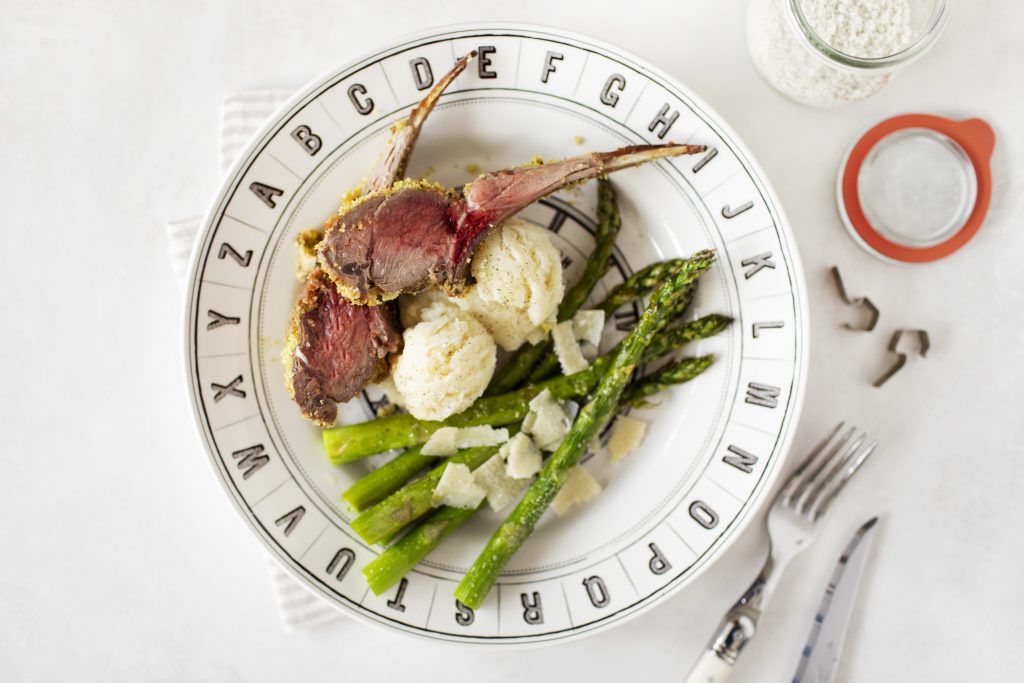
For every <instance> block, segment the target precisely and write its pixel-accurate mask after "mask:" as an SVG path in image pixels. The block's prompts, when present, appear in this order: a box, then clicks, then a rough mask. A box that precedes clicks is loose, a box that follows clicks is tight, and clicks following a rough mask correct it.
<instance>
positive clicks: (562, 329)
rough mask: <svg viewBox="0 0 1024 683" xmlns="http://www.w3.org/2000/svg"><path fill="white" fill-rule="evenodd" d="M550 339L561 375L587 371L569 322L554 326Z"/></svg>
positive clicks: (585, 360)
mask: <svg viewBox="0 0 1024 683" xmlns="http://www.w3.org/2000/svg"><path fill="white" fill-rule="evenodd" d="M551 339H552V340H553V341H554V343H555V355H556V356H558V362H559V364H560V365H561V366H562V373H563V374H566V375H574V374H576V373H577V372H580V371H581V370H586V369H587V365H588V364H587V359H586V358H584V357H583V350H582V349H581V348H580V345H579V342H577V341H576V336H575V333H574V332H573V324H572V321H571V320H566V321H565V322H560V323H558V324H557V325H555V329H554V330H552V331H551Z"/></svg>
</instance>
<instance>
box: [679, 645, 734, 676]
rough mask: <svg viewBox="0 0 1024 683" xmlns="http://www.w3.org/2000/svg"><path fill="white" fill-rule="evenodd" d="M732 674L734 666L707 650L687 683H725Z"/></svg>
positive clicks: (691, 672)
mask: <svg viewBox="0 0 1024 683" xmlns="http://www.w3.org/2000/svg"><path fill="white" fill-rule="evenodd" d="M731 673H732V664H730V663H729V662H727V661H725V660H724V659H722V658H721V657H719V656H718V655H717V654H716V653H715V652H713V651H711V650H705V651H704V654H703V655H701V657H700V659H699V660H697V664H696V665H694V667H693V670H691V671H690V675H689V676H687V677H686V681H685V683H724V681H725V680H726V679H727V678H729V674H731Z"/></svg>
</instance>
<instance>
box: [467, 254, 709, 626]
mask: <svg viewBox="0 0 1024 683" xmlns="http://www.w3.org/2000/svg"><path fill="white" fill-rule="evenodd" d="M713 261H714V254H713V253H710V252H701V253H699V254H695V255H694V257H693V258H691V259H690V260H689V261H688V262H687V264H686V265H684V266H683V267H682V268H680V269H679V271H677V272H676V273H674V274H673V275H671V276H669V278H667V279H666V281H665V283H664V284H663V285H661V286H660V287H659V288H658V290H657V291H656V292H655V293H654V295H653V296H652V297H651V300H650V302H649V303H648V304H647V309H646V310H645V311H644V313H643V315H641V316H640V320H639V321H638V322H637V325H636V327H634V328H633V330H632V331H631V332H630V333H629V335H628V336H627V337H626V338H625V339H624V340H623V341H622V343H621V344H620V345H619V350H618V352H617V353H616V354H615V357H614V359H613V360H612V363H611V366H610V367H609V368H608V370H607V372H605V374H604V376H603V377H602V378H601V382H600V384H599V385H598V387H597V389H596V390H595V392H594V395H593V397H592V398H591V399H590V400H589V401H588V402H587V403H586V404H585V405H584V406H583V408H582V409H581V410H580V412H579V414H578V415H577V416H576V420H575V421H574V422H573V424H572V427H571V428H570V429H569V433H568V434H566V436H565V439H564V440H563V441H562V443H561V445H559V447H558V449H557V450H556V451H555V452H554V454H553V455H552V456H551V457H550V458H548V461H547V462H546V463H545V464H544V468H543V469H542V470H541V471H540V474H539V475H538V476H537V479H536V480H535V481H534V482H533V483H532V484H531V485H530V488H529V489H528V490H527V491H526V495H525V496H524V497H523V499H522V500H521V501H519V505H517V506H516V508H515V509H514V510H513V511H512V514H510V515H509V516H508V518H506V519H505V521H504V522H502V524H501V526H499V527H498V529H497V530H496V531H495V532H494V534H493V535H492V536H491V538H490V540H489V541H488V542H487V545H486V547H485V548H484V549H483V551H482V552H481V553H480V555H479V556H478V557H477V559H476V561H475V562H473V566H471V567H470V568H469V571H468V572H467V573H466V575H465V576H464V577H463V578H462V581H461V582H460V583H459V585H458V587H457V588H456V589H455V597H456V598H457V599H458V600H459V601H461V602H462V604H464V605H466V606H467V607H469V608H471V609H477V608H479V607H480V605H481V603H483V601H484V598H486V597H487V594H488V593H489V592H490V590H491V587H492V586H493V585H494V582H495V581H496V580H497V578H498V575H499V574H501V571H502V569H504V567H505V565H506V564H507V563H508V561H509V559H511V557H512V555H514V554H515V552H516V551H517V550H519V548H520V547H521V546H522V544H523V543H524V542H525V541H526V539H527V538H528V537H529V536H530V534H531V533H532V532H533V529H534V527H535V526H536V525H537V521H538V520H539V519H540V517H541V515H543V514H544V511H545V510H547V508H548V505H550V504H551V501H552V499H553V498H554V497H555V495H556V494H557V493H558V491H559V490H560V489H561V488H562V485H563V484H564V483H565V480H566V478H567V477H568V475H569V472H570V471H571V470H572V468H573V467H574V466H575V465H576V464H577V463H578V462H579V460H580V457H581V456H582V455H583V453H584V452H585V451H586V450H587V447H588V446H589V445H590V443H591V442H592V441H593V440H594V437H595V436H596V435H597V433H598V432H599V431H600V430H601V428H602V427H603V426H604V425H605V423H606V422H607V421H608V419H609V418H610V417H611V414H612V412H613V411H614V409H615V406H616V404H617V403H618V401H619V396H621V394H622V390H623V389H624V388H625V386H626V384H627V382H629V378H630V376H631V375H632V374H633V370H635V369H636V366H637V364H638V363H640V362H641V359H642V357H643V353H644V350H645V349H646V348H647V346H648V345H649V344H650V343H651V340H652V339H653V337H654V335H655V334H656V333H657V331H658V330H659V329H661V328H662V327H663V326H664V325H665V324H666V323H667V322H668V320H667V316H666V309H669V308H670V307H671V306H672V304H673V302H674V301H675V299H676V297H677V296H678V294H679V291H680V290H681V289H683V288H684V287H685V286H686V285H687V284H688V283H689V282H692V281H693V279H694V278H695V277H696V272H695V271H698V270H700V271H703V270H706V269H707V268H708V267H709V266H710V265H711V263H712V262H713Z"/></svg>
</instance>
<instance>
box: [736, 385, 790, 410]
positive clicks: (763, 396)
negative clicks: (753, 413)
mask: <svg viewBox="0 0 1024 683" xmlns="http://www.w3.org/2000/svg"><path fill="white" fill-rule="evenodd" d="M781 393H782V389H780V388H779V387H775V386H772V385H771V384H761V383H760V382H751V383H750V384H748V385H747V397H746V398H745V399H744V400H745V401H746V402H747V403H749V404H751V405H755V406H763V407H765V408H777V407H778V405H779V395H780V394H781Z"/></svg>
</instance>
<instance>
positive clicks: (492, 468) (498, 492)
mask: <svg viewBox="0 0 1024 683" xmlns="http://www.w3.org/2000/svg"><path fill="white" fill-rule="evenodd" d="M503 448H504V447H503ZM473 477H474V479H475V480H476V483H477V485H478V486H480V487H481V488H482V489H483V490H484V491H485V492H486V493H487V504H488V505H490V506H491V509H492V510H494V511H495V512H501V511H502V510H504V509H505V508H507V507H508V506H509V505H511V504H512V503H514V502H516V501H517V500H519V499H520V498H521V497H522V495H523V492H524V491H525V490H526V487H528V486H529V485H530V481H529V479H513V478H512V477H510V476H508V474H507V473H506V472H505V460H504V459H503V458H502V457H501V455H497V454H496V455H494V456H493V457H491V459H490V460H488V461H487V462H485V463H484V464H483V465H480V467H477V468H476V469H475V470H473Z"/></svg>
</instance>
